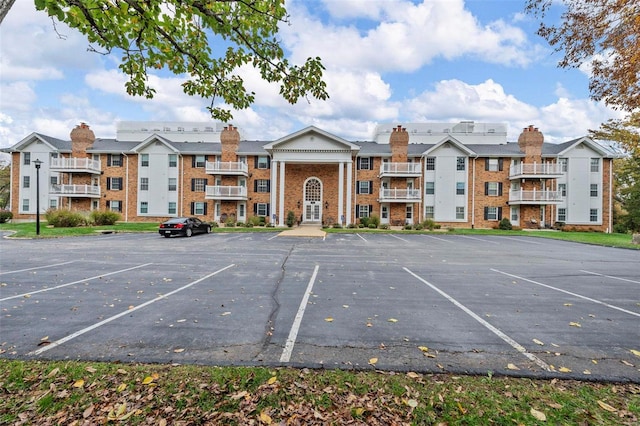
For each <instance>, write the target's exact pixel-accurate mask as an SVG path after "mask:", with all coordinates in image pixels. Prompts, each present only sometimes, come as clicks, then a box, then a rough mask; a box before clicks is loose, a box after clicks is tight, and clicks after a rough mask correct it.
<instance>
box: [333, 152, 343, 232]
mask: <svg viewBox="0 0 640 426" xmlns="http://www.w3.org/2000/svg"><path fill="white" fill-rule="evenodd" d="M343 214H344V163H343V162H342V161H341V162H340V163H339V164H338V218H337V219H336V222H338V223H340V224H341V225H342V215H343ZM345 220H346V217H345ZM329 225H331V224H329Z"/></svg>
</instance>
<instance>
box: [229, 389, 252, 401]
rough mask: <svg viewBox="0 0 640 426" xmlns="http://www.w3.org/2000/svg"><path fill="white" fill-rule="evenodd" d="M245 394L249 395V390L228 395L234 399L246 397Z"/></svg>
mask: <svg viewBox="0 0 640 426" xmlns="http://www.w3.org/2000/svg"><path fill="white" fill-rule="evenodd" d="M247 396H249V392H247V391H240V392H238V393H234V394H233V395H230V398H231V399H234V400H236V399H242V398H245V397H247Z"/></svg>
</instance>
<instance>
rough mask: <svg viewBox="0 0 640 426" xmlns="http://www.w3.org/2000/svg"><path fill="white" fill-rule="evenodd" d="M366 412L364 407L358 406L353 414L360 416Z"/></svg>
mask: <svg viewBox="0 0 640 426" xmlns="http://www.w3.org/2000/svg"><path fill="white" fill-rule="evenodd" d="M364 412H365V409H364V408H362V407H357V408H354V409H353V414H354V415H355V416H358V417H360V416H362V415H363V414H364Z"/></svg>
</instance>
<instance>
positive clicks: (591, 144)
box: [557, 136, 617, 158]
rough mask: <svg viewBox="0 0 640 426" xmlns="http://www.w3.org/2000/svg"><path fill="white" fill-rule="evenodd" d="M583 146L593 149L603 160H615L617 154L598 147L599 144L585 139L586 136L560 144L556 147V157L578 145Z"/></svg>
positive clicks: (587, 138) (600, 146)
mask: <svg viewBox="0 0 640 426" xmlns="http://www.w3.org/2000/svg"><path fill="white" fill-rule="evenodd" d="M581 144H584V145H586V146H588V147H589V148H591V149H593V150H594V151H595V152H597V153H598V154H600V155H602V156H603V157H605V158H616V157H617V154H616V153H614V152H611V151H609V150H608V149H606V148H605V147H603V146H602V145H600V144H599V143H596V142H594V141H593V139H591V138H589V137H587V136H583V137H581V138H577V139H573V140H570V141H569V142H565V143H561V144H558V145H557V150H558V152H557V155H559V156H560V155H564V154H566V153H567V152H568V151H570V150H572V149H573V148H575V147H577V146H578V145H581Z"/></svg>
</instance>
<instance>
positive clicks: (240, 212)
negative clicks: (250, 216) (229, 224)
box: [238, 203, 247, 218]
mask: <svg viewBox="0 0 640 426" xmlns="http://www.w3.org/2000/svg"><path fill="white" fill-rule="evenodd" d="M246 207H247V206H246V204H244V203H240V204H238V217H239V218H240V217H245V216H246V215H247V213H246V212H245V211H244V210H245V208H246Z"/></svg>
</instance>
